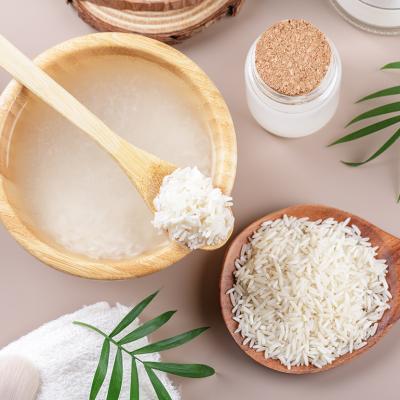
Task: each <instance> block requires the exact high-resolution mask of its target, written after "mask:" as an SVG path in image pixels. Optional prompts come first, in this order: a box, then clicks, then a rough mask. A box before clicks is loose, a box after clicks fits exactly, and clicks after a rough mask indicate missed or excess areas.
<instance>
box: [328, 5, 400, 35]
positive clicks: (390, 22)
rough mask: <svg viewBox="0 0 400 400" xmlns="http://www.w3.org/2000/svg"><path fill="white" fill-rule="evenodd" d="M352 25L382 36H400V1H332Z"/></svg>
mask: <svg viewBox="0 0 400 400" xmlns="http://www.w3.org/2000/svg"><path fill="white" fill-rule="evenodd" d="M331 3H332V5H333V6H334V7H335V8H336V10H337V11H338V12H339V14H340V15H342V17H343V18H344V19H346V20H347V21H348V22H350V23H351V24H352V25H354V26H356V27H357V28H360V29H363V30H365V31H367V32H371V33H377V34H381V35H400V0H331Z"/></svg>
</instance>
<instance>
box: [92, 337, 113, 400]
mask: <svg viewBox="0 0 400 400" xmlns="http://www.w3.org/2000/svg"><path fill="white" fill-rule="evenodd" d="M109 357H110V342H109V341H108V340H107V339H104V342H103V346H102V348H101V353H100V359H99V363H98V364H97V369H96V372H95V374H94V377H93V382H92V387H91V389H90V396H89V399H90V400H95V398H96V397H97V395H98V394H99V391H100V389H101V387H102V385H103V383H104V379H105V378H106V375H107V369H108V360H109Z"/></svg>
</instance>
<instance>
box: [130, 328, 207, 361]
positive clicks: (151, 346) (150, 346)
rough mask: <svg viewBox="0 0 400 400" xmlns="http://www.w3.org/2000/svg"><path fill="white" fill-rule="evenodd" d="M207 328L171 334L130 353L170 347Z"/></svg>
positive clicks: (143, 352) (149, 351)
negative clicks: (171, 335)
mask: <svg viewBox="0 0 400 400" xmlns="http://www.w3.org/2000/svg"><path fill="white" fill-rule="evenodd" d="M207 329H208V327H205V328H198V329H193V330H192V331H189V332H185V333H181V334H180V335H177V336H173V337H171V338H169V339H164V340H160V341H159V342H155V343H151V344H148V345H147V346H144V347H141V348H140V349H136V350H135V351H133V352H132V353H131V354H134V355H138V354H147V353H155V352H158V351H163V350H168V349H172V348H174V347H178V346H181V345H182V344H185V343H187V342H189V341H191V340H193V339H194V338H196V337H197V336H199V335H201V334H202V333H203V332H204V331H206V330H207Z"/></svg>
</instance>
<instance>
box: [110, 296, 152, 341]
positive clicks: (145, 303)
mask: <svg viewBox="0 0 400 400" xmlns="http://www.w3.org/2000/svg"><path fill="white" fill-rule="evenodd" d="M158 292H159V291H158V290H157V292H154V293H152V294H151V295H150V296H148V297H146V298H145V299H144V300H142V301H141V302H140V303H139V304H138V305H136V306H135V307H134V308H132V310H131V311H129V313H128V314H127V315H126V316H125V317H124V318H123V319H122V321H121V322H120V323H119V324H118V325H117V326H116V328H115V329H114V330H113V331H112V332H111V333H110V337H114V336H116V335H118V333H120V332H122V331H123V330H124V329H125V328H126V327H127V326H128V325H130V324H131V323H132V322H133V321H134V320H135V319H136V318H137V317H138V316H139V315H140V314H141V313H142V311H143V310H144V309H145V308H146V307H147V306H148V305H149V303H150V302H151V301H152V300H153V299H154V297H156V296H157V294H158Z"/></svg>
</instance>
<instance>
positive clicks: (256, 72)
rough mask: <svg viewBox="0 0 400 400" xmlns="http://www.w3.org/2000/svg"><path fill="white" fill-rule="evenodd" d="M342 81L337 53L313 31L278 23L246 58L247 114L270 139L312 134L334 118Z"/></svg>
mask: <svg viewBox="0 0 400 400" xmlns="http://www.w3.org/2000/svg"><path fill="white" fill-rule="evenodd" d="M341 76H342V67H341V61H340V56H339V54H338V51H337V50H336V48H335V46H334V45H333V43H332V42H331V41H330V40H328V39H327V38H326V37H325V35H324V34H323V33H322V32H321V31H319V30H318V28H316V27H315V26H313V25H312V24H310V23H309V22H307V21H304V20H285V21H281V22H278V23H277V24H275V25H273V26H271V27H270V28H268V29H267V30H266V31H265V32H264V34H263V35H261V36H260V37H259V38H258V39H257V40H256V41H255V42H254V43H253V45H252V46H251V48H250V50H249V53H248V55H247V59H246V64H245V82H246V95H247V102H248V106H249V109H250V112H251V113H252V115H253V117H254V118H255V119H256V121H257V122H258V123H259V124H260V125H261V126H262V127H263V128H264V129H265V130H267V131H269V132H271V133H273V134H275V135H278V136H283V137H301V136H306V135H309V134H312V133H314V132H316V131H318V130H319V129H321V128H322V127H323V126H324V125H326V124H327V123H328V122H329V120H330V119H331V118H332V117H333V115H334V114H335V111H336V109H337V105H338V102H339V89H340V82H341Z"/></svg>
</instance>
